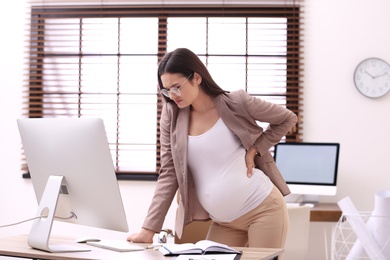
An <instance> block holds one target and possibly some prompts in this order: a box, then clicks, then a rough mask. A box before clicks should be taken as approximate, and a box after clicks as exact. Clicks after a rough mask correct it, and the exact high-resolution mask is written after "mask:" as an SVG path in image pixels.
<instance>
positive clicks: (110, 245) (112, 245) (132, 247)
mask: <svg viewBox="0 0 390 260" xmlns="http://www.w3.org/2000/svg"><path fill="white" fill-rule="evenodd" d="M87 245H91V246H97V247H100V248H104V249H109V250H114V251H118V252H132V251H141V250H145V247H144V246H141V245H136V244H133V243H131V242H128V241H126V240H119V239H102V240H100V241H93V242H92V241H89V242H87Z"/></svg>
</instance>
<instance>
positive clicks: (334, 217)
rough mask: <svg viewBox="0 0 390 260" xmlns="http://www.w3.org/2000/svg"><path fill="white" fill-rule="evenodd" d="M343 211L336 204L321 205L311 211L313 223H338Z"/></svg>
mask: <svg viewBox="0 0 390 260" xmlns="http://www.w3.org/2000/svg"><path fill="white" fill-rule="evenodd" d="M341 215H342V211H341V210H340V208H339V206H338V205H337V204H336V203H319V204H317V205H315V206H314V207H313V208H312V209H311V210H310V221H311V222H338V221H339V219H340V217H341Z"/></svg>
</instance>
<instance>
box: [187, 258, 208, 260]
mask: <svg viewBox="0 0 390 260" xmlns="http://www.w3.org/2000/svg"><path fill="white" fill-rule="evenodd" d="M188 260H215V259H214V258H211V259H208V258H188Z"/></svg>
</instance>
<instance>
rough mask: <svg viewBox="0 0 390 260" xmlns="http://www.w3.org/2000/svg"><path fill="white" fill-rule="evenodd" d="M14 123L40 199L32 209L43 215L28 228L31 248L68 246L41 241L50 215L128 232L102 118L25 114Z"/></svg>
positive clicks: (46, 234)
mask: <svg viewBox="0 0 390 260" xmlns="http://www.w3.org/2000/svg"><path fill="white" fill-rule="evenodd" d="M17 123H18V127H19V132H20V136H21V140H22V144H23V149H24V152H25V156H26V160H27V164H28V168H29V171H30V174H31V179H32V184H33V187H34V191H35V195H36V198H37V201H38V204H39V205H38V210H37V213H36V214H37V216H38V217H39V216H42V217H41V218H38V219H36V220H35V221H34V223H33V226H32V228H31V231H30V236H29V238H28V243H29V245H30V246H31V247H34V248H38V249H42V250H45V251H49V252H58V251H67V250H65V249H64V248H59V249H55V248H54V246H49V245H48V242H47V241H45V240H48V239H49V236H50V231H51V226H52V224H53V223H52V222H53V220H54V219H55V220H61V221H67V222H71V223H75V224H81V225H88V226H93V227H98V228H103V229H110V230H115V231H123V232H127V231H128V225H127V219H126V215H125V210H124V207H123V203H122V198H121V194H120V190H119V186H118V181H117V179H116V175H115V169H114V164H113V162H112V157H111V153H110V149H109V145H108V141H107V136H106V132H105V127H104V124H103V120H102V119H99V118H29V119H27V118H26V119H19V120H18V121H17ZM47 218H48V219H49V220H50V221H47ZM38 240H39V241H38ZM69 251H71V250H69Z"/></svg>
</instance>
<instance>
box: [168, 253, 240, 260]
mask: <svg viewBox="0 0 390 260" xmlns="http://www.w3.org/2000/svg"><path fill="white" fill-rule="evenodd" d="M235 257H236V254H218V255H214V254H212V255H211V254H207V255H179V256H178V257H177V258H175V260H233V259H234V258H235Z"/></svg>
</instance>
